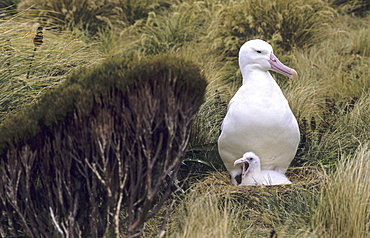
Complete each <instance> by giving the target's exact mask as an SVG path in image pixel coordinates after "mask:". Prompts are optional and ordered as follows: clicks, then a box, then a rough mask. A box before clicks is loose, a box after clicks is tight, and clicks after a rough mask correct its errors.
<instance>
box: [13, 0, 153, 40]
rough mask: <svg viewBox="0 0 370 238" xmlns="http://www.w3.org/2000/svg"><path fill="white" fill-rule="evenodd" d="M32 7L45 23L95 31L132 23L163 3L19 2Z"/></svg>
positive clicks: (121, 0) (142, 0) (124, 0)
mask: <svg viewBox="0 0 370 238" xmlns="http://www.w3.org/2000/svg"><path fill="white" fill-rule="evenodd" d="M29 7H31V9H32V11H31V12H34V11H36V15H37V16H38V18H39V20H40V21H41V24H43V25H46V26H53V27H59V28H61V29H62V30H64V29H73V28H78V29H80V30H87V31H88V32H89V33H90V34H92V35H95V34H96V33H97V32H98V30H99V29H106V28H109V27H110V28H112V27H117V26H119V27H127V26H129V25H132V24H134V23H135V21H136V20H139V19H143V18H146V17H147V16H148V12H149V11H151V10H154V9H155V7H160V4H159V2H156V1H151V0H139V1H137V0H136V1H131V0H104V1H91V0H52V1H50V0H42V1H39V0H25V1H22V2H21V3H20V4H19V8H21V9H26V8H29Z"/></svg>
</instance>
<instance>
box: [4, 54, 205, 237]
mask: <svg viewBox="0 0 370 238" xmlns="http://www.w3.org/2000/svg"><path fill="white" fill-rule="evenodd" d="M205 87H206V82H205V80H204V79H203V77H202V76H201V75H200V74H199V70H198V68H197V67H195V66H194V65H193V64H192V63H190V62H188V61H185V60H181V59H179V58H174V57H170V56H156V57H154V58H147V59H145V60H140V59H138V58H137V57H133V56H131V57H128V56H123V57H119V58H112V59H110V60H108V61H106V62H105V63H104V64H102V65H101V66H98V67H95V68H94V69H93V70H89V69H82V70H80V71H77V72H75V73H73V74H72V75H71V76H70V77H69V78H68V79H67V81H66V82H65V83H64V84H62V85H61V86H60V87H59V88H57V89H55V90H54V91H51V92H48V93H46V94H45V95H44V96H43V97H42V98H41V100H40V101H39V102H38V103H37V104H35V105H34V106H33V107H31V108H30V109H29V110H28V111H26V112H23V113H18V114H15V115H14V116H11V117H9V118H7V119H6V120H5V121H4V122H3V123H2V124H1V126H0V134H1V135H2V137H1V139H0V149H1V150H0V151H1V153H0V154H1V160H0V190H1V191H0V201H1V203H0V204H1V205H0V210H1V211H2V217H1V224H2V225H1V226H2V227H1V228H2V231H4V232H5V234H6V235H9V236H22V235H25V236H30V237H40V236H41V237H51V236H55V235H57V234H59V235H61V236H82V237H102V236H103V235H104V236H116V237H118V236H119V235H122V234H125V235H127V236H129V237H130V236H136V235H137V234H138V232H140V230H141V228H142V226H143V224H144V222H145V221H146V220H148V219H150V218H151V217H153V216H154V215H155V214H156V213H157V212H158V211H159V209H160V208H161V207H162V206H163V205H164V204H165V202H166V201H167V199H168V198H169V196H170V194H171V192H172V184H173V180H174V179H175V177H176V174H177V171H178V169H179V166H180V162H181V156H182V154H183V152H184V150H185V148H186V145H187V142H188V137H189V130H190V126H191V122H192V120H193V115H194V114H195V112H196V111H197V109H198V108H199V106H200V105H201V103H202V102H203V96H204V92H205ZM165 221H166V219H164V222H165Z"/></svg>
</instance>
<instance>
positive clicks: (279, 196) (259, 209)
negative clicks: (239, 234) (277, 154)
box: [192, 167, 324, 229]
mask: <svg viewBox="0 0 370 238" xmlns="http://www.w3.org/2000/svg"><path fill="white" fill-rule="evenodd" d="M286 175H287V177H288V178H289V179H290V180H291V181H292V184H289V185H252V186H232V185H231V183H230V176H229V174H228V173H227V172H214V173H211V174H209V175H208V176H206V177H205V178H204V179H203V180H201V181H199V182H198V183H197V184H195V185H194V186H193V190H192V191H193V194H194V195H195V197H198V198H199V197H204V196H212V197H213V198H214V201H215V202H216V201H217V203H219V204H223V203H224V201H226V200H229V201H231V202H232V203H233V204H235V206H238V207H240V209H241V210H242V213H243V219H245V220H249V221H250V222H251V223H250V224H253V225H254V226H256V227H258V229H259V228H261V229H265V228H268V229H270V228H274V227H275V226H276V225H277V224H279V223H280V224H284V223H285V222H286V219H287V218H289V220H290V221H294V220H296V219H300V220H304V221H306V222H308V221H309V219H310V217H311V215H312V214H313V209H314V208H313V206H311V204H313V203H315V199H316V196H317V194H318V192H319V189H320V184H321V181H323V178H324V173H323V172H322V171H321V170H320V169H319V168H316V167H297V168H290V169H289V170H288V171H287V173H286ZM225 199H226V200H225Z"/></svg>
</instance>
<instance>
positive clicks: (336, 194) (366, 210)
mask: <svg viewBox="0 0 370 238" xmlns="http://www.w3.org/2000/svg"><path fill="white" fill-rule="evenodd" d="M369 160H370V150H369V144H368V143H366V144H364V145H360V146H359V147H358V149H357V151H356V153H355V154H349V155H343V156H342V158H341V161H340V163H339V164H338V166H337V168H336V170H335V171H334V172H331V173H330V174H328V176H327V177H326V179H325V181H324V184H323V187H322V191H321V193H320V196H319V203H318V207H317V210H316V213H315V216H314V217H313V225H314V227H315V229H318V230H320V231H321V232H322V237H368V236H369V235H370V233H369V228H370V222H369V221H370V183H369V181H370V163H369Z"/></svg>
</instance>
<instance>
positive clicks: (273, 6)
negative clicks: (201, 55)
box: [209, 0, 335, 56]
mask: <svg viewBox="0 0 370 238" xmlns="http://www.w3.org/2000/svg"><path fill="white" fill-rule="evenodd" d="M217 15H218V18H216V19H215V20H214V22H213V23H212V27H211V30H210V31H209V35H210V37H211V38H213V39H215V40H214V46H213V47H214V48H216V49H219V50H222V51H223V52H226V53H227V54H228V55H233V56H236V55H237V53H238V50H239V47H240V45H241V44H242V43H244V42H245V41H247V40H250V39H253V38H261V39H264V40H267V41H269V42H270V43H272V45H273V46H275V45H276V46H279V47H280V48H282V49H283V50H291V49H293V48H295V47H305V46H312V45H313V44H315V43H317V42H318V41H319V40H320V39H322V38H323V37H324V35H323V31H322V29H323V27H325V26H326V25H327V24H329V23H331V22H332V21H333V19H334V18H335V11H334V10H333V9H331V8H330V6H329V5H328V4H327V3H326V2H325V1H321V0H312V1H301V0H296V1H285V0H279V1H267V0H263V1H260V0H252V1H228V2H227V3H226V4H223V5H222V7H220V9H219V11H218V12H217Z"/></svg>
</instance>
